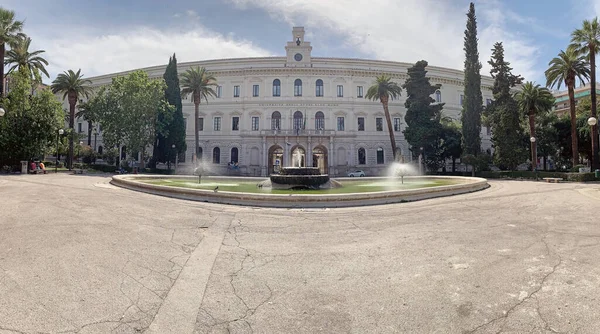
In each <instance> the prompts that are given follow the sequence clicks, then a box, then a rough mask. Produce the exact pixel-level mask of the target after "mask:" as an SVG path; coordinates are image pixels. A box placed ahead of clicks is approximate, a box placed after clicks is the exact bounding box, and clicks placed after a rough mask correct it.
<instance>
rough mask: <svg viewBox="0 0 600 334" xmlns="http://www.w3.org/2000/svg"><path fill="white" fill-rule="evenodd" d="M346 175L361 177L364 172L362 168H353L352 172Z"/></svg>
mask: <svg viewBox="0 0 600 334" xmlns="http://www.w3.org/2000/svg"><path fill="white" fill-rule="evenodd" d="M348 176H349V177H363V176H365V172H363V171H362V170H355V171H353V172H349V173H348Z"/></svg>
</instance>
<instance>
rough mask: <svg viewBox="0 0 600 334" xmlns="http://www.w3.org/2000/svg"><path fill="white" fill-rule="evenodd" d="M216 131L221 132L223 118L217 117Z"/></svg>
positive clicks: (215, 122)
mask: <svg viewBox="0 0 600 334" xmlns="http://www.w3.org/2000/svg"><path fill="white" fill-rule="evenodd" d="M214 130H215V131H221V117H215V120H214Z"/></svg>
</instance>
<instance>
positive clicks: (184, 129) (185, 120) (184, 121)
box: [183, 118, 187, 132]
mask: <svg viewBox="0 0 600 334" xmlns="http://www.w3.org/2000/svg"><path fill="white" fill-rule="evenodd" d="M183 131H184V132H187V118H184V119H183Z"/></svg>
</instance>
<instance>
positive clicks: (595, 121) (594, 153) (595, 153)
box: [587, 116, 598, 170]
mask: <svg viewBox="0 0 600 334" xmlns="http://www.w3.org/2000/svg"><path fill="white" fill-rule="evenodd" d="M587 123H588V125H589V126H590V127H591V128H592V131H591V135H592V159H591V160H592V163H591V164H590V166H591V167H592V170H593V169H594V168H595V166H596V165H598V161H596V160H597V159H598V147H596V145H594V143H596V142H595V139H596V138H594V132H595V131H594V127H595V126H596V124H598V119H597V118H596V117H594V116H592V117H590V118H588V120H587ZM596 135H597V134H596Z"/></svg>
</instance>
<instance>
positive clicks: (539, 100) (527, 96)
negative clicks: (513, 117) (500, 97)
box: [515, 81, 554, 171]
mask: <svg viewBox="0 0 600 334" xmlns="http://www.w3.org/2000/svg"><path fill="white" fill-rule="evenodd" d="M515 98H516V99H517V102H518V103H519V108H520V109H521V111H522V112H523V113H524V114H526V115H527V116H528V117H529V135H530V136H531V138H536V136H535V116H536V115H537V114H541V113H547V112H548V111H550V110H551V109H552V107H553V106H554V96H553V95H552V93H551V92H550V91H549V90H548V88H546V87H541V86H540V85H534V84H533V82H531V81H528V82H526V83H525V84H523V87H522V90H521V91H520V92H518V93H516V94H515ZM536 166H537V143H536V141H535V139H534V140H532V141H531V170H533V171H535V169H536Z"/></svg>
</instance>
